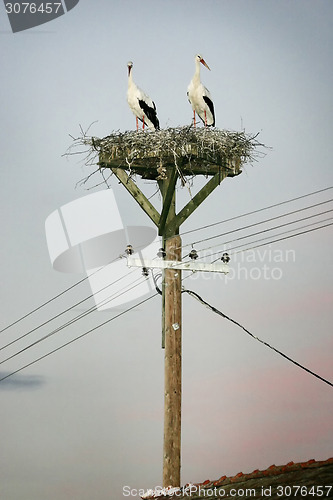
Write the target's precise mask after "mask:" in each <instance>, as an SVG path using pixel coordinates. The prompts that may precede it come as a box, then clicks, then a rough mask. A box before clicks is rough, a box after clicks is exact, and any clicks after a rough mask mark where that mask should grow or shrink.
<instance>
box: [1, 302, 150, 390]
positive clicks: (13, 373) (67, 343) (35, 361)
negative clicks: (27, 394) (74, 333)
mask: <svg viewBox="0 0 333 500" xmlns="http://www.w3.org/2000/svg"><path fill="white" fill-rule="evenodd" d="M156 295H158V294H157V293H155V294H154V295H151V296H150V297H147V298H146V299H144V300H142V301H141V302H138V303H137V304H135V305H133V306H131V307H129V308H128V309H126V310H125V311H122V312H120V313H119V314H117V315H116V316H113V317H112V318H110V319H108V320H106V321H104V322H103V323H100V324H99V325H97V326H95V327H94V328H91V329H90V330H88V331H87V332H85V333H82V334H81V335H79V336H78V337H75V338H74V339H72V340H69V341H68V342H66V343H65V344H62V345H61V346H59V347H57V348H56V349H53V350H52V351H49V352H48V353H46V354H44V355H43V356H40V357H39V358H37V359H35V360H34V361H31V362H30V363H28V364H26V365H24V366H22V367H21V368H18V369H17V370H15V371H13V372H11V373H9V374H7V375H6V376H5V377H2V378H1V379H0V382H2V381H3V380H6V379H7V378H9V377H11V376H13V375H15V374H16V373H19V372H20V371H22V370H24V369H25V368H28V367H29V366H31V365H33V364H35V363H37V362H38V361H41V360H42V359H44V358H46V357H47V356H50V355H51V354H53V353H55V352H57V351H60V349H63V348H64V347H66V346H68V345H70V344H73V342H76V341H77V340H79V339H82V338H83V337H85V336H86V335H89V333H92V332H94V331H95V330H97V329H98V328H101V327H102V326H105V325H107V324H108V323H110V322H111V321H113V320H115V319H117V318H119V317H120V316H123V315H124V314H126V313H128V312H129V311H132V309H135V308H136V307H138V306H140V305H142V304H144V303H145V302H147V301H148V300H150V299H152V298H153V297H156Z"/></svg>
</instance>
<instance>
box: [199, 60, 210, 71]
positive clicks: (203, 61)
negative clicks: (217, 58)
mask: <svg viewBox="0 0 333 500" xmlns="http://www.w3.org/2000/svg"><path fill="white" fill-rule="evenodd" d="M200 62H201V64H203V65H204V66H206V68H207V69H209V71H210V67H209V66H208V64H207V63H206V61H205V60H204V59H202V58H201V59H200Z"/></svg>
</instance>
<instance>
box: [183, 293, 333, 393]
mask: <svg viewBox="0 0 333 500" xmlns="http://www.w3.org/2000/svg"><path fill="white" fill-rule="evenodd" d="M182 292H184V293H187V294H189V295H190V296H191V297H194V298H195V299H196V300H198V301H199V302H201V304H204V305H205V306H206V307H208V309H210V310H211V311H213V312H214V313H216V314H218V315H219V316H222V318H225V319H227V320H228V321H231V323H234V324H235V325H237V326H239V327H240V328H242V330H244V332H245V333H247V334H248V335H250V336H251V337H252V338H253V339H255V340H257V341H258V342H261V344H264V345H265V346H266V347H269V348H270V349H272V350H273V351H275V352H276V353H277V354H279V355H280V356H282V357H284V358H285V359H287V360H288V361H290V362H291V363H293V364H294V365H296V366H298V367H299V368H301V369H302V370H304V371H306V372H307V373H310V375H313V376H314V377H316V378H318V379H319V380H321V381H322V382H325V384H328V385H330V386H331V387H333V383H332V382H330V381H329V380H326V379H325V378H323V377H321V376H320V375H318V374H317V373H315V372H313V371H311V370H309V368H306V367H305V366H303V365H301V364H300V363H298V362H297V361H295V360H294V359H292V358H290V357H289V356H287V355H286V354H284V353H283V352H281V351H279V350H278V349H276V348H275V347H273V346H271V345H270V344H268V342H265V341H264V340H261V339H259V337H256V336H255V335H253V333H251V332H250V331H249V330H248V329H247V328H245V327H244V326H243V325H241V324H240V323H238V321H235V320H234V319H232V318H230V317H229V316H227V315H226V314H224V313H223V312H221V311H219V310H218V309H216V307H214V306H212V305H211V304H209V303H208V302H206V301H205V300H203V298H202V297H200V295H199V294H197V293H196V292H193V291H192V290H187V289H183V290H182Z"/></svg>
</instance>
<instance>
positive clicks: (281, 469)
mask: <svg viewBox="0 0 333 500" xmlns="http://www.w3.org/2000/svg"><path fill="white" fill-rule="evenodd" d="M332 463H333V457H331V458H328V459H327V460H319V461H317V460H314V459H313V458H312V459H310V460H307V461H306V462H297V463H295V462H292V461H291V462H288V463H287V464H285V465H275V464H273V465H270V466H269V467H267V469H264V470H259V469H255V470H254V471H252V472H248V473H246V474H244V473H243V472H238V473H237V474H235V475H234V476H221V477H220V478H219V479H217V480H215V481H211V480H209V479H208V480H206V481H204V482H202V483H197V484H195V486H204V487H206V488H208V487H209V486H222V485H225V484H229V483H233V482H240V481H244V479H251V478H260V477H264V476H273V475H274V476H275V475H278V474H281V473H286V472H289V471H290V472H292V471H294V470H300V469H305V468H313V467H320V466H323V465H329V464H332Z"/></svg>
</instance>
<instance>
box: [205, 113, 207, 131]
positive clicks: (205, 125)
mask: <svg viewBox="0 0 333 500" xmlns="http://www.w3.org/2000/svg"><path fill="white" fill-rule="evenodd" d="M205 127H207V115H206V110H205Z"/></svg>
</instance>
